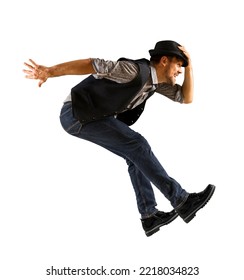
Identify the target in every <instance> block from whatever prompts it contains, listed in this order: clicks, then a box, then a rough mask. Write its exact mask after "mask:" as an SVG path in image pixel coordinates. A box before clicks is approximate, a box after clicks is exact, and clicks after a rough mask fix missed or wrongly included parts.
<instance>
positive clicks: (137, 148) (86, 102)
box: [24, 40, 215, 236]
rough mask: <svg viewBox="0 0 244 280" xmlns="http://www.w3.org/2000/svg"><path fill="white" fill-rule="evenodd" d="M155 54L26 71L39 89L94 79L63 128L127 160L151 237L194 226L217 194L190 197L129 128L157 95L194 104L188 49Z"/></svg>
mask: <svg viewBox="0 0 244 280" xmlns="http://www.w3.org/2000/svg"><path fill="white" fill-rule="evenodd" d="M149 53H150V56H151V59H150V61H148V60H146V59H139V60H130V59H125V58H121V59H119V60H118V61H105V60H103V59H98V58H97V59H82V60H76V61H70V62H66V63H62V64H58V65H55V66H52V67H45V66H41V65H38V64H36V63H35V62H34V61H33V60H30V64H29V63H25V65H26V66H27V67H28V69H27V70H24V72H25V73H26V74H27V75H26V78H29V79H37V80H39V86H41V85H42V84H43V83H44V82H46V80H47V79H48V78H51V77H58V76H63V75H85V74H91V75H90V76H88V78H86V79H84V80H83V81H81V83H79V84H78V85H76V86H75V87H73V88H72V90H71V94H70V95H69V96H68V97H67V99H66V100H65V102H64V105H63V107H62V110H61V114H60V120H61V124H62V126H63V128H64V129H65V130H66V131H67V132H68V133H70V134H71V135H74V136H76V137H79V138H82V139H85V140H88V141H91V142H93V143H95V144H98V145H100V146H102V147H104V148H106V149H107V150H109V151H111V152H113V153H115V154H116V155H118V156H120V157H122V158H124V159H125V160H126V162H127V164H128V171H129V175H130V178H131V182H132V185H133V187H134V190H135V194H136V199H137V206H138V210H139V212H140V214H141V222H142V227H143V229H144V231H145V233H146V235H147V236H151V235H152V234H154V233H155V232H157V231H158V230H159V229H160V227H161V226H163V225H166V224H168V223H170V222H172V221H173V220H174V219H175V218H176V217H177V216H178V215H179V216H180V217H181V218H182V219H183V220H184V221H185V222H186V223H188V222H190V221H191V220H192V219H193V218H194V216H195V214H196V212H197V211H198V210H199V209H200V208H202V207H203V206H204V205H205V204H206V203H207V202H208V201H209V199H210V198H211V196H212V195H213V193H214V190H215V187H214V186H213V185H208V186H207V187H206V188H205V189H204V190H203V191H202V192H200V193H191V194H189V193H188V192H187V191H186V190H184V189H183V188H182V187H181V185H180V184H179V183H178V182H177V181H176V180H174V179H173V178H171V177H169V176H168V174H167V173H166V171H165V170H164V168H163V167H162V165H161V164H160V163H159V161H158V160H157V158H156V157H155V155H154V154H153V152H152V150H151V148H150V146H149V144H148V142H147V141H146V139H145V138H143V136H141V135H140V134H139V133H137V132H135V131H134V130H132V129H131V128H130V127H129V126H130V125H132V124H133V123H135V121H136V120H137V119H138V118H139V117H140V115H141V113H142V112H143V110H144V107H145V104H146V101H147V99H148V98H150V97H151V96H152V95H153V94H154V93H155V92H158V93H160V94H162V95H164V96H166V97H168V98H170V99H171V100H173V101H176V102H180V103H191V102H192V99H193V73H192V71H193V70H192V64H191V59H190V55H189V53H188V52H187V51H186V49H185V48H184V47H183V46H181V45H180V44H178V43H177V42H174V41H169V40H167V41H160V42H157V43H156V45H155V48H154V49H152V50H150V51H149ZM182 67H185V71H184V81H183V84H182V86H180V85H178V84H176V77H177V76H178V75H179V74H181V73H182ZM151 183H152V184H153V185H155V186H156V187H157V188H158V189H159V190H160V191H161V192H162V193H163V194H164V196H165V197H166V198H167V199H168V200H169V201H170V203H171V205H172V206H173V208H174V209H173V210H172V211H171V212H169V213H165V212H162V211H159V210H158V209H157V208H156V205H157V204H156V200H155V197H154V192H153V188H152V185H151Z"/></svg>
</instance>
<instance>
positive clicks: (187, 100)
mask: <svg viewBox="0 0 244 280" xmlns="http://www.w3.org/2000/svg"><path fill="white" fill-rule="evenodd" d="M192 102H193V98H188V99H184V101H183V103H184V104H190V103H192Z"/></svg>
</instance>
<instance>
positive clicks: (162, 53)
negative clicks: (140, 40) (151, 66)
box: [149, 50, 188, 67]
mask: <svg viewBox="0 0 244 280" xmlns="http://www.w3.org/2000/svg"><path fill="white" fill-rule="evenodd" d="M149 53H150V55H151V56H176V57H178V58H180V59H181V60H182V61H183V65H182V66H183V67H187V66H188V59H187V57H186V56H185V55H184V54H183V53H180V52H176V51H162V50H161V51H158V50H149Z"/></svg>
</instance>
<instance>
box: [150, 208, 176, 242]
mask: <svg viewBox="0 0 244 280" xmlns="http://www.w3.org/2000/svg"><path fill="white" fill-rule="evenodd" d="M178 216H179V214H178V213H175V215H174V216H172V217H171V219H169V220H168V221H166V222H165V223H163V224H160V225H157V226H156V227H154V228H153V229H150V230H148V231H145V234H146V236H148V237H149V236H151V235H153V234H154V233H156V232H158V231H159V230H160V227H162V226H166V225H168V224H169V223H171V222H173V220H175V219H176V218H177V217H178Z"/></svg>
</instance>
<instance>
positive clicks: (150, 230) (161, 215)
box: [141, 210, 178, 236]
mask: <svg viewBox="0 0 244 280" xmlns="http://www.w3.org/2000/svg"><path fill="white" fill-rule="evenodd" d="M177 217H178V213H177V212H176V211H175V210H172V211H171V212H169V213H165V212H162V211H158V212H157V213H156V214H154V215H152V216H151V217H149V218H145V219H141V222H142V227H143V229H144V231H145V234H146V236H151V235H153V234H154V233H155V232H157V231H159V229H160V227H161V226H164V225H167V224H169V223H170V222H172V221H173V220H174V219H175V218H177Z"/></svg>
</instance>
